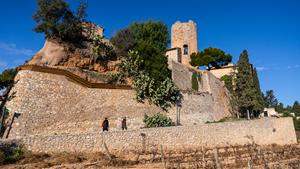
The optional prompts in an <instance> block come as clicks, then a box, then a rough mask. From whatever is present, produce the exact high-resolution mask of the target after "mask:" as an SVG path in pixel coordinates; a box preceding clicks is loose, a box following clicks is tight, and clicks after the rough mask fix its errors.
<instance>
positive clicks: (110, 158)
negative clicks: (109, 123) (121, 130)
mask: <svg viewBox="0 0 300 169" xmlns="http://www.w3.org/2000/svg"><path fill="white" fill-rule="evenodd" d="M102 146H103V148H104V151H105V154H106V156H107V157H108V159H109V160H112V157H111V155H110V153H109V151H108V148H107V145H106V143H105V140H104V133H102Z"/></svg>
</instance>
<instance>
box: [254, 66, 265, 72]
mask: <svg viewBox="0 0 300 169" xmlns="http://www.w3.org/2000/svg"><path fill="white" fill-rule="evenodd" d="M256 70H257V71H264V70H266V68H265V67H256Z"/></svg>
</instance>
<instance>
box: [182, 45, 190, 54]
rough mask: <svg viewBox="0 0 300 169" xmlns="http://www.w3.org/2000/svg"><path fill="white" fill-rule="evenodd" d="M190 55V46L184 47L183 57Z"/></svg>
mask: <svg viewBox="0 0 300 169" xmlns="http://www.w3.org/2000/svg"><path fill="white" fill-rule="evenodd" d="M188 54H189V48H188V45H187V44H185V45H183V55H188Z"/></svg>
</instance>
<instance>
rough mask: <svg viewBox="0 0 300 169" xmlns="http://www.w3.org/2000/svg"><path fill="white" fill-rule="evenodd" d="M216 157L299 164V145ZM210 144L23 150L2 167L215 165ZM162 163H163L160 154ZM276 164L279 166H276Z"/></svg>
mask: <svg viewBox="0 0 300 169" xmlns="http://www.w3.org/2000/svg"><path fill="white" fill-rule="evenodd" d="M217 150H218V160H217V161H219V165H220V166H221V168H222V169H227V168H228V169H237V168H247V167H248V165H249V164H248V163H249V161H250V164H251V166H255V167H256V168H266V167H268V168H276V167H274V166H279V165H283V164H284V165H286V167H289V168H300V147H299V145H289V146H277V145H271V146H264V147H261V146H258V145H255V144H251V145H245V146H228V147H222V148H218V149H217ZM213 152H214V151H213V149H211V148H201V147H199V148H184V149H180V150H164V151H161V150H160V149H159V148H158V149H152V150H148V151H143V152H142V151H128V152H126V151H124V154H123V155H120V154H118V156H114V155H112V160H109V158H108V157H107V156H106V155H105V154H103V153H88V154H80V153H79V154H74V153H72V154H71V153H59V154H32V153H30V152H25V153H24V157H23V158H22V159H21V160H19V161H18V162H16V164H10V165H5V166H1V168H10V169H12V168H13V169H17V168H18V169H19V168H20V169H21V168H109V169H115V168H168V169H176V168H181V169H184V168H186V169H187V168H191V169H198V168H199V169H200V168H208V169H210V168H216V159H215V156H214V153H213ZM161 153H163V156H164V161H165V165H164V164H163V163H162V159H161V158H162V154H161ZM277 168H278V167H277Z"/></svg>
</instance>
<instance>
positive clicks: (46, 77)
mask: <svg viewBox="0 0 300 169" xmlns="http://www.w3.org/2000/svg"><path fill="white" fill-rule="evenodd" d="M15 80H16V81H17V83H16V84H15V86H14V87H13V89H12V91H11V93H15V97H14V98H13V99H12V100H10V101H8V102H7V104H6V107H7V108H9V109H10V110H11V112H10V114H11V115H12V114H13V112H17V113H19V114H20V116H18V118H15V120H14V123H13V125H12V128H11V130H10V133H9V136H8V137H9V138H18V137H25V136H31V135H54V134H78V133H90V132H98V131H99V130H100V129H101V122H102V121H103V119H104V118H105V117H108V119H109V121H110V127H111V129H112V130H120V122H121V120H122V118H123V117H127V119H128V120H127V121H128V128H129V129H130V130H132V129H139V128H141V127H143V125H144V123H143V118H144V114H148V115H151V114H154V113H158V112H162V110H160V109H159V108H158V107H156V106H154V105H150V104H148V103H147V102H146V103H137V101H136V100H135V92H134V90H122V89H98V88H87V87H84V86H82V85H79V84H77V83H73V82H70V81H69V80H67V78H66V77H65V76H62V75H56V74H50V73H42V72H36V71H30V70H21V71H19V72H18V74H17V76H16V78H15ZM216 84H218V83H216ZM219 87H221V86H216V88H217V89H216V91H215V93H222V92H218V91H219V89H218V88H219ZM183 97H184V99H183V102H182V108H181V110H180V112H181V113H180V117H181V119H180V122H181V124H182V125H185V126H186V125H194V124H201V123H205V122H206V121H213V120H219V119H221V118H223V117H227V116H230V113H228V106H226V105H224V104H222V103H223V102H222V103H218V102H217V100H219V98H214V93H212V94H211V93H208V92H202V93H197V94H188V93H184V94H183ZM224 99H225V100H226V99H228V98H226V97H224V98H223V99H222V100H224ZM164 113H165V114H166V115H168V116H169V117H171V118H172V119H173V121H176V107H175V106H174V107H172V108H170V109H169V111H168V112H164ZM10 120H11V118H8V120H7V121H6V123H10Z"/></svg>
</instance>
